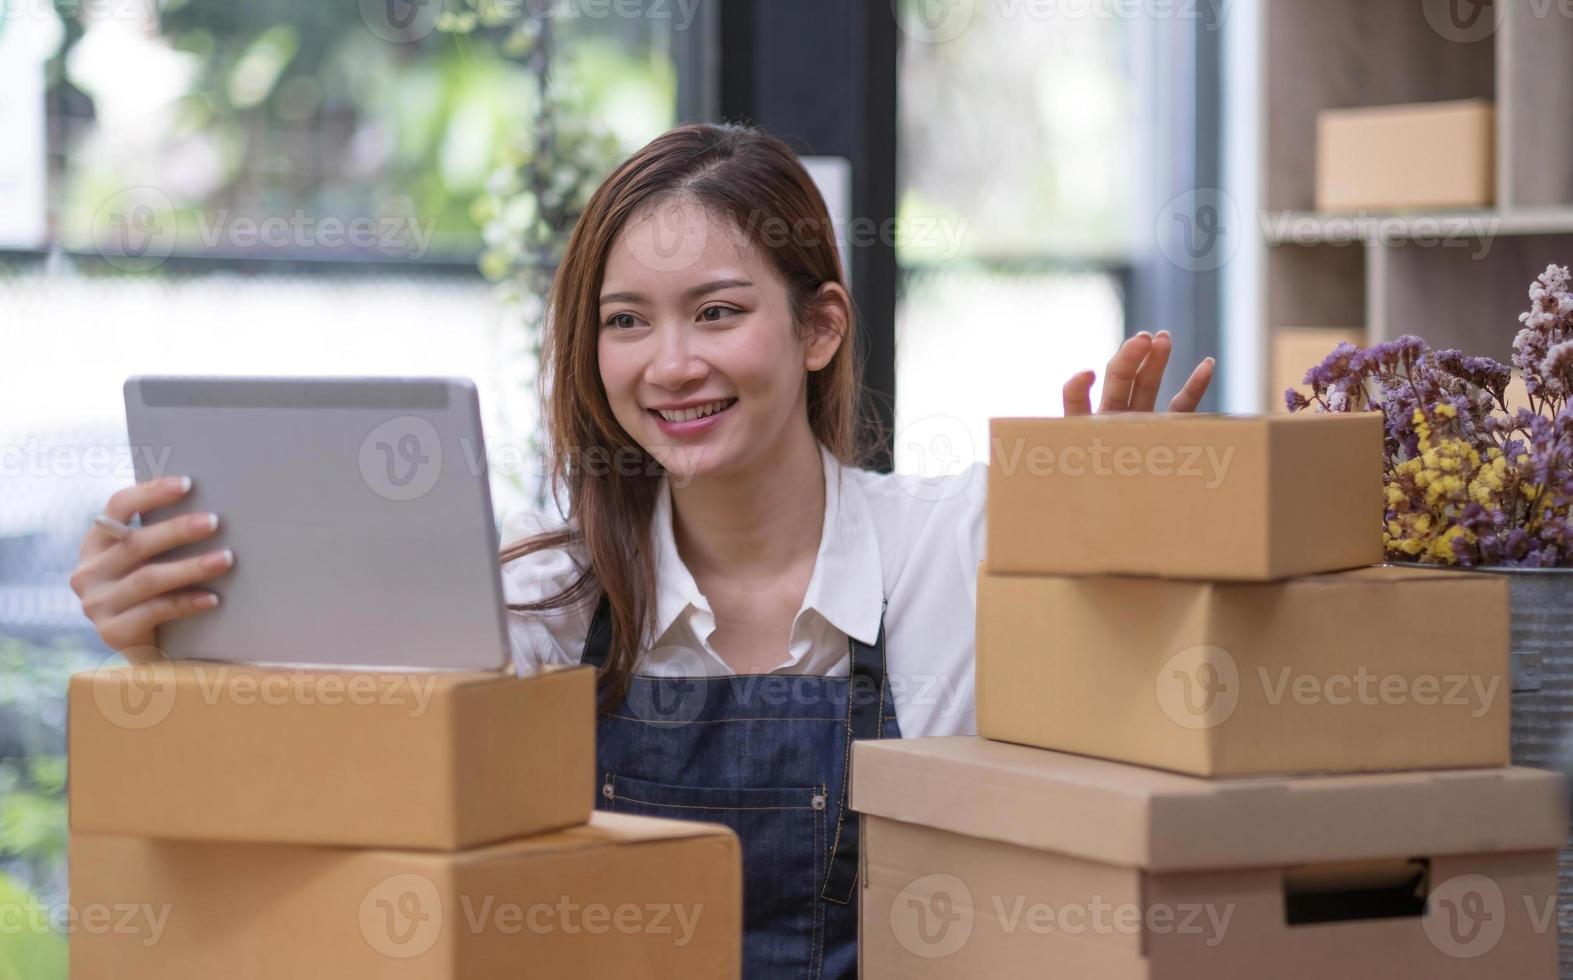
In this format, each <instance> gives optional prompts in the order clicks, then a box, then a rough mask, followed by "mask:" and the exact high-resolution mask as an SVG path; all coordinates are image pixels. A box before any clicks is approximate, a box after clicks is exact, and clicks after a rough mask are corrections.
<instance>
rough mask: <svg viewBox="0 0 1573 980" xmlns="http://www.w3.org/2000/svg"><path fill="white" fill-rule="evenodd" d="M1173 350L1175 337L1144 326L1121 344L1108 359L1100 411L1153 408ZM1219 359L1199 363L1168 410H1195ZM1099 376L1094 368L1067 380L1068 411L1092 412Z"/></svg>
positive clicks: (1099, 406) (1208, 359) (1066, 398)
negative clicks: (1147, 329)
mask: <svg viewBox="0 0 1573 980" xmlns="http://www.w3.org/2000/svg"><path fill="white" fill-rule="evenodd" d="M1173 352H1174V341H1173V340H1172V339H1171V338H1170V336H1169V331H1167V330H1160V331H1158V334H1157V336H1154V335H1152V334H1150V333H1148V332H1147V331H1145V330H1144V331H1142V332H1141V333H1139V334H1137V335H1136V336H1134V337H1132V338H1130V339H1129V340H1127V341H1126V342H1125V343H1123V344H1121V345H1120V349H1119V350H1118V351H1116V352H1115V355H1114V357H1113V358H1112V359H1110V361H1109V367H1108V372H1107V376H1106V377H1105V379H1104V382H1103V398H1102V401H1101V402H1100V403H1099V405H1098V411H1099V412H1151V411H1153V410H1154V409H1155V408H1156V406H1157V403H1158V387H1159V386H1160V385H1161V384H1163V372H1164V370H1165V369H1166V368H1167V367H1168V366H1169V355H1170V354H1172V353H1173ZM1216 363H1217V362H1215V361H1214V360H1213V359H1212V358H1210V357H1209V358H1207V359H1206V360H1204V361H1202V363H1200V364H1198V365H1196V370H1194V371H1192V372H1191V376H1190V378H1188V379H1187V380H1186V382H1185V387H1184V388H1182V389H1180V393H1179V394H1177V395H1175V396H1174V398H1173V399H1171V400H1170V401H1169V411H1171V412H1194V411H1196V406H1198V405H1200V404H1201V402H1202V396H1203V395H1205V394H1207V386H1208V385H1209V384H1211V383H1212V380H1213V367H1214V365H1215V364H1216ZM1097 377H1098V376H1097V374H1096V373H1095V372H1093V371H1082V372H1080V373H1078V374H1076V375H1075V376H1073V377H1072V378H1071V379H1070V380H1069V381H1067V382H1065V391H1064V397H1065V414H1066V415H1091V414H1092V398H1091V395H1092V383H1093V382H1094V381H1096V380H1097Z"/></svg>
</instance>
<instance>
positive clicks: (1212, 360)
mask: <svg viewBox="0 0 1573 980" xmlns="http://www.w3.org/2000/svg"><path fill="white" fill-rule="evenodd" d="M1207 363H1208V364H1217V363H1218V361H1217V359H1216V358H1212V357H1209V358H1208V359H1207Z"/></svg>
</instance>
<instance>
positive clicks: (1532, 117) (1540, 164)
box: [1254, 0, 1573, 980]
mask: <svg viewBox="0 0 1573 980" xmlns="http://www.w3.org/2000/svg"><path fill="white" fill-rule="evenodd" d="M1259 9H1260V20H1259V23H1258V25H1257V27H1258V31H1259V33H1258V34H1257V35H1256V43H1257V45H1258V50H1257V52H1256V56H1257V63H1256V70H1257V71H1258V72H1259V77H1260V84H1261V88H1260V90H1259V91H1260V93H1261V104H1260V116H1259V118H1258V121H1257V123H1258V124H1257V132H1258V133H1259V136H1258V139H1259V145H1258V147H1257V149H1258V153H1259V156H1258V159H1257V165H1258V167H1259V172H1258V175H1257V176H1258V180H1257V193H1258V194H1259V195H1260V200H1259V201H1258V202H1257V203H1258V205H1259V206H1260V209H1261V210H1260V212H1259V219H1260V220H1259V226H1258V227H1257V228H1256V229H1254V231H1255V233H1256V235H1257V242H1256V250H1257V251H1256V254H1257V256H1258V258H1259V265H1258V268H1257V272H1256V278H1257V281H1256V287H1257V290H1258V302H1259V304H1260V305H1259V309H1258V316H1259V319H1258V320H1257V324H1258V326H1257V329H1258V330H1260V331H1261V335H1260V340H1261V341H1262V342H1261V343H1260V344H1259V345H1258V349H1259V350H1260V351H1261V353H1262V362H1261V364H1260V365H1259V366H1260V367H1261V368H1262V369H1263V370H1262V371H1261V374H1260V376H1261V377H1262V378H1263V379H1264V380H1263V383H1262V385H1261V389H1262V391H1261V394H1262V398H1263V399H1264V401H1263V405H1264V406H1265V407H1269V408H1274V407H1279V406H1281V405H1282V398H1283V393H1282V391H1270V390H1268V389H1269V387H1270V382H1269V381H1268V380H1267V379H1270V378H1273V377H1274V372H1273V370H1272V368H1271V357H1272V350H1273V347H1274V344H1273V340H1274V338H1275V337H1278V336H1282V337H1284V339H1285V340H1286V341H1287V340H1289V339H1290V338H1291V337H1292V336H1293V335H1292V334H1289V333H1286V331H1290V330H1295V329H1296V328H1318V327H1325V328H1332V329H1336V330H1338V331H1340V332H1344V333H1348V332H1363V334H1364V335H1365V337H1366V339H1367V341H1368V342H1376V341H1381V340H1389V339H1392V338H1394V337H1397V336H1401V335H1403V334H1417V335H1419V336H1421V337H1424V338H1425V339H1426V340H1427V341H1428V342H1430V343H1431V345H1432V346H1434V347H1458V348H1461V349H1463V350H1465V351H1466V352H1468V353H1471V354H1485V355H1489V356H1491V357H1495V358H1497V359H1498V360H1500V361H1504V362H1505V361H1506V360H1507V359H1508V357H1509V354H1510V351H1511V345H1512V342H1513V337H1514V335H1515V334H1516V333H1517V332H1518V330H1519V322H1518V317H1519V314H1520V313H1522V312H1524V311H1525V310H1526V309H1527V308H1528V306H1529V298H1528V289H1529V285H1530V283H1531V282H1532V281H1533V280H1534V279H1535V277H1536V276H1538V275H1539V274H1540V273H1541V272H1543V271H1545V268H1546V266H1548V265H1552V264H1556V265H1569V264H1573V10H1570V9H1569V7H1568V5H1567V4H1565V3H1561V2H1557V0H1550V2H1548V0H1496V2H1495V4H1494V5H1493V6H1488V7H1486V8H1484V9H1479V10H1475V12H1476V13H1478V14H1479V16H1480V17H1482V18H1484V20H1483V21H1476V22H1474V23H1473V24H1470V23H1467V22H1466V23H1462V24H1461V23H1457V22H1454V21H1452V20H1451V19H1450V18H1451V17H1452V16H1454V15H1455V14H1457V13H1459V12H1463V13H1466V14H1467V13H1469V12H1470V11H1471V10H1472V9H1473V8H1471V7H1470V5H1469V4H1455V3H1454V2H1453V0H1261V7H1260V8H1259ZM1476 98H1483V99H1489V100H1491V101H1492V102H1493V103H1494V105H1495V107H1496V125H1497V133H1496V147H1495V150H1496V154H1495V155H1496V170H1497V174H1496V193H1495V198H1496V200H1495V203H1494V206H1493V207H1492V208H1491V209H1489V210H1467V211H1452V212H1427V213H1414V212H1410V213H1398V212H1392V213H1381V212H1364V213H1361V214H1354V215H1350V214H1321V213H1317V212H1316V210H1315V196H1316V195H1315V189H1316V133H1317V127H1316V122H1317V115H1318V113H1320V112H1321V111H1322V110H1324V109H1338V108H1352V107H1367V106H1382V105H1397V104H1402V103H1417V102H1444V101H1454V100H1461V99H1476ZM1327 336H1331V334H1328V335H1327ZM1286 346H1287V345H1286ZM1302 346H1303V345H1302ZM1299 356H1304V354H1303V353H1302V354H1301V355H1299ZM1289 366H1291V367H1295V369H1296V370H1297V371H1300V370H1303V368H1304V367H1310V365H1309V364H1307V365H1304V366H1303V367H1297V366H1293V365H1289ZM1519 657H1520V653H1519V652H1518V651H1515V653H1514V660H1515V665H1516V664H1517V661H1518V659H1519ZM1569 663H1570V658H1568V657H1566V656H1557V657H1554V658H1547V660H1546V661H1545V664H1544V669H1543V670H1542V671H1541V672H1540V675H1539V677H1538V680H1537V681H1536V683H1535V684H1534V685H1533V687H1530V686H1525V687H1524V688H1523V689H1520V685H1519V683H1518V677H1515V678H1514V680H1515V683H1514V685H1513V687H1514V689H1515V690H1514V693H1513V722H1512V738H1513V759H1514V761H1515V762H1516V763H1518V764H1521V765H1531V766H1540V767H1544V768H1552V769H1555V768H1559V767H1560V765H1561V763H1562V759H1561V758H1560V752H1561V751H1562V749H1561V747H1560V743H1561V742H1562V740H1563V739H1564V738H1567V737H1569V736H1573V668H1570V667H1569ZM1526 676H1528V675H1526ZM1560 893H1561V894H1560V901H1559V904H1558V916H1557V926H1558V932H1559V936H1558V939H1559V946H1560V976H1561V977H1562V978H1564V980H1573V850H1565V851H1563V852H1562V859H1561V882H1560Z"/></svg>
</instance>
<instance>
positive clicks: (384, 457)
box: [358, 415, 442, 500]
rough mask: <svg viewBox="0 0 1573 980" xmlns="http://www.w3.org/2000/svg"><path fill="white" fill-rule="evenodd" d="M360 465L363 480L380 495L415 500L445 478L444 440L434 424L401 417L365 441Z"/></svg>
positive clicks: (386, 423) (369, 435)
mask: <svg viewBox="0 0 1573 980" xmlns="http://www.w3.org/2000/svg"><path fill="white" fill-rule="evenodd" d="M358 462H359V464H360V473H361V478H362V479H363V480H365V481H366V485H367V486H368V487H371V489H372V491H373V492H375V493H376V494H377V495H378V496H380V497H386V498H387V499H389V500H414V499H415V498H417V497H419V496H421V495H422V494H425V493H427V492H428V491H430V490H431V488H432V487H434V486H436V485H437V480H438V478H439V477H441V476H442V440H441V439H440V438H439V437H438V435H437V429H436V427H435V426H433V425H432V424H431V423H430V422H428V421H426V420H425V419H423V418H420V417H419V416H415V415H401V416H399V417H398V418H393V419H389V420H388V421H386V422H384V423H382V424H381V425H379V426H377V427H376V428H375V429H372V430H371V432H370V433H368V434H367V436H366V438H365V439H363V440H361V445H360V455H359V459H358Z"/></svg>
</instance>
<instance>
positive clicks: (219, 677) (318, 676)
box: [71, 660, 576, 694]
mask: <svg viewBox="0 0 1573 980" xmlns="http://www.w3.org/2000/svg"><path fill="white" fill-rule="evenodd" d="M575 669H576V668H575ZM134 672H136V674H137V676H138V678H139V679H140V680H142V681H143V682H144V683H154V684H159V685H165V684H168V685H173V686H175V687H176V688H177V689H178V688H186V687H191V686H194V685H195V686H198V687H200V689H201V690H203V691H205V692H207V691H212V690H214V689H216V688H218V687H220V686H222V685H225V684H231V683H234V682H235V681H236V680H240V679H243V682H244V683H248V684H251V685H253V686H255V685H257V684H259V683H261V682H263V681H267V683H268V684H270V685H272V690H275V691H277V692H279V693H280V694H284V693H286V692H288V691H291V690H303V691H308V692H309V691H311V690H312V689H313V688H314V687H317V686H335V685H344V684H347V683H349V682H350V681H354V682H355V683H356V684H357V685H366V684H373V685H375V686H378V687H381V686H386V685H398V684H404V683H407V682H408V683H418V684H419V685H420V687H421V689H422V690H431V691H447V690H452V689H454V688H459V687H467V686H470V685H474V684H500V683H505V682H517V681H520V680H526V679H528V678H520V677H518V676H517V675H515V674H514V673H512V670H511V669H510V670H508V671H480V670H453V671H413V670H385V669H378V668H367V667H258V666H254V665H252V664H236V663H229V662H227V661H222V660H153V661H148V662H145V663H141V664H128V663H126V664H108V665H105V666H101V667H98V668H95V669H93V670H84V671H79V672H77V673H75V674H73V675H72V676H71V682H72V683H73V684H90V683H92V681H93V678H94V677H97V676H100V675H110V676H113V675H117V674H124V675H126V676H131V675H132V674H133V673H134Z"/></svg>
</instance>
